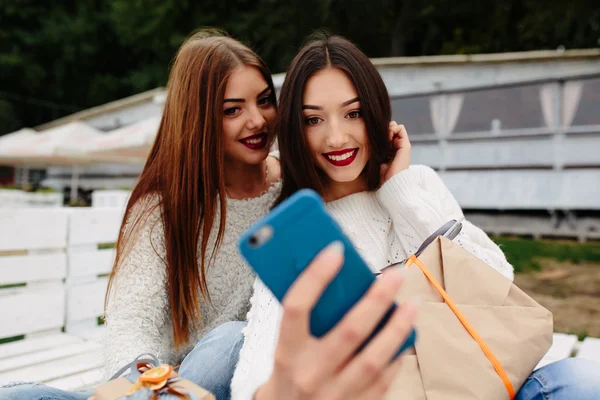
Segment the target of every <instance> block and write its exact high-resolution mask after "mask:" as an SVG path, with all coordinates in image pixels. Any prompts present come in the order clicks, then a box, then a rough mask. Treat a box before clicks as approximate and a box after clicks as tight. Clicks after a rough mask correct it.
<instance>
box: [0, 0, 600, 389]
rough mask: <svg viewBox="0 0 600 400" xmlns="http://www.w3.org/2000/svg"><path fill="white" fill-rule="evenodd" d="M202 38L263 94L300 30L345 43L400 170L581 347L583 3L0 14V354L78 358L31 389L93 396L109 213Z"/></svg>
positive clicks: (597, 24) (591, 240)
mask: <svg viewBox="0 0 600 400" xmlns="http://www.w3.org/2000/svg"><path fill="white" fill-rule="evenodd" d="M206 26H212V27H218V28H222V29H225V30H226V31H227V32H229V33H230V34H231V35H232V36H233V37H235V38H237V39H240V40H242V41H243V42H245V43H247V44H248V45H250V47H252V48H253V49H254V50H256V51H257V53H258V54H259V55H260V56H261V57H263V58H264V60H265V61H266V62H267V64H268V66H269V68H270V69H271V72H272V73H273V74H274V81H275V84H276V86H277V88H280V87H281V84H282V83H283V80H284V72H285V69H286V67H287V65H288V64H289V62H290V61H291V59H292V57H293V56H294V55H295V54H296V52H297V51H298V49H299V48H300V47H301V45H302V43H303V41H304V40H305V38H306V37H307V36H308V35H309V34H311V33H312V32H313V31H314V30H316V29H320V28H326V29H327V30H329V31H330V32H332V33H336V34H340V35H343V36H345V37H347V38H349V39H351V40H352V41H354V42H355V43H356V44H357V45H358V46H359V47H360V48H361V50H363V51H364V52H365V53H366V54H367V55H368V56H369V57H371V59H372V61H373V63H374V65H375V66H376V67H377V68H378V70H379V72H380V73H381V75H382V77H383V79H384V81H385V83H386V85H387V87H388V90H389V92H390V96H391V102H392V108H393V117H394V119H395V120H396V121H398V122H399V123H403V124H405V125H406V127H407V129H408V132H409V134H410V136H411V141H412V142H413V154H412V160H413V162H414V163H422V164H427V165H429V166H431V167H433V168H435V169H436V170H437V171H438V172H439V173H440V175H441V176H442V178H443V179H444V181H445V182H446V184H447V185H448V186H449V187H450V189H451V190H452V192H453V193H454V195H455V197H456V198H457V200H458V201H459V203H460V205H461V206H462V207H463V209H464V210H465V213H466V214H467V218H469V219H470V220H471V221H472V222H473V223H475V224H477V225H479V226H480V227H482V228H483V229H484V230H485V231H486V232H487V233H488V234H490V235H491V236H492V237H493V239H494V240H495V241H496V242H497V243H499V244H500V245H501V247H502V249H503V250H504V251H505V253H506V254H507V257H508V259H509V260H510V261H511V262H512V263H513V265H514V266H515V269H516V271H517V278H516V280H517V283H518V284H519V285H520V287H521V288H523V289H524V290H525V291H527V292H528V293H530V294H531V295H532V296H533V297H534V298H536V299H537V300H538V301H539V302H541V303H542V304H543V305H544V306H546V307H548V308H549V309H551V310H552V311H553V312H554V315H555V331H556V332H561V333H565V334H570V335H571V336H568V340H571V341H573V342H572V343H575V342H577V340H578V339H579V340H583V339H585V338H586V337H588V336H590V337H600V49H599V47H600V3H599V2H598V1H596V0H570V1H566V0H564V1H561V0H549V1H535V0H502V1H495V2H483V1H481V0H479V1H474V0H462V1H449V0H421V1H416V0H396V1H393V0H370V1H363V0H361V1H358V0H344V1H341V0H302V1H299V0H287V1H279V0H255V1H247V0H229V1H226V2H225V1H215V0H204V1H187V0H178V1H175V0H173V1H165V0H160V1H158V0H77V1H74V0H71V1H69V0H64V1H39V0H38V1H33V0H0V44H1V47H0V49H1V50H0V310H2V311H1V312H2V319H3V320H4V321H12V322H13V323H11V324H8V325H10V326H8V325H6V326H4V327H2V328H0V343H2V342H12V341H18V340H22V339H24V338H26V339H28V340H29V338H30V337H32V336H33V337H35V335H38V334H39V333H40V332H42V333H44V332H45V333H47V332H61V333H62V332H66V333H68V334H72V335H79V336H81V337H84V338H85V339H86V340H87V341H86V342H85V343H86V344H85V345H84V344H82V345H81V346H82V347H80V348H78V349H79V350H69V351H70V353H69V351H67V353H68V355H65V356H63V357H62V359H63V361H62V362H63V364H64V365H65V366H64V368H63V367H60V365H63V364H60V365H59V366H56V365H58V364H56V365H55V364H52V365H55V366H54V367H53V368H48V367H46V368H44V369H43V370H44V373H45V374H46V375H43V376H44V379H41V378H40V380H44V381H46V382H51V383H52V384H54V385H55V386H58V387H76V386H77V385H75V383H74V382H82V381H86V382H89V381H92V380H93V379H94V378H93V376H92V375H89V374H91V373H92V372H93V371H95V370H94V368H95V367H93V363H92V362H91V360H93V357H91V356H90V352H92V353H94V352H95V353H94V354H96V353H97V354H96V356H98V354H99V351H100V350H99V349H98V348H97V347H94V346H96V345H95V344H94V343H95V342H94V340H95V337H96V336H94V335H95V334H90V333H89V332H90V330H89V328H90V327H91V326H96V325H98V322H101V320H99V319H98V317H99V316H101V315H102V305H103V299H104V297H103V296H104V290H105V288H106V276H107V273H108V272H109V271H110V265H111V264H110V262H111V259H112V257H113V255H114V253H113V251H114V250H113V247H114V241H115V239H116V234H117V233H118V229H119V224H120V218H121V212H122V209H123V206H124V204H125V202H126V200H127V198H128V194H129V190H130V189H131V188H132V186H133V185H134V184H135V181H136V179H137V176H138V174H139V172H140V171H141V168H142V167H143V163H144V160H145V157H146V155H147V152H148V149H149V148H150V146H151V144H152V141H153V139H154V136H155V134H156V130H157V127H158V122H159V120H160V116H161V112H162V107H163V104H164V100H165V91H164V86H165V84H166V81H167V76H168V72H169V66H170V63H171V61H172V59H173V56H174V54H175V52H176V50H177V48H178V47H179V46H180V45H181V43H182V42H183V40H184V39H185V38H186V37H187V36H188V35H189V34H190V33H191V32H193V31H194V30H195V29H197V28H200V27H206ZM25 304H27V306H25ZM60 338H61V339H60V340H59V342H60V341H61V340H65V339H64V337H63V336H60ZM57 340H58V339H57ZM44 343H45V342H44ZM61 343H62V342H61ZM588 343H589V342H588ZM40 346H41V345H40ZM86 346H87V347H86ZM25 347H27V348H29V349H31V348H32V347H31V346H25ZM25 347H24V348H25ZM34 347H35V346H34ZM42 347H43V346H42ZM70 348H71V347H70ZM5 349H6V347H5ZM599 349H600V347H599ZM27 351H30V350H27ZM65 351H66V350H65ZM598 351H599V354H600V350H598ZM5 354H8V353H5ZM19 354H21V353H19V352H18V351H16V352H15V353H12V356H13V357H16V356H17V355H19ZM53 354H54V353H53ZM65 354H66V353H65ZM568 354H570V351H568ZM84 355H85V357H86V358H85V360H84V358H81V359H78V358H77V357H83V356H84ZM38 358H39V357H38ZM44 360H45V361H44V362H45V363H46V366H48V365H50V364H49V363H51V362H55V361H54V359H53V358H52V357H50V356H47V359H44ZM65 360H68V363H67V362H66V361H65ZM73 360H76V361H77V360H79V361H77V362H79V364H77V363H76V362H75V361H73ZM73 363H75V364H77V365H79V366H80V368H79V369H78V370H72V369H69V368H68V367H67V366H66V365H67V364H68V365H73ZM86 363H87V364H86ZM5 364H6V365H10V366H11V367H10V368H11V369H12V368H13V367H14V365H15V364H14V360H13V361H11V363H5ZM21 364H23V365H22V368H21V372H20V373H21V374H22V376H23V378H24V379H26V380H29V379H30V378H31V377H30V376H29V375H27V374H31V373H32V372H31V370H30V369H29V370H28V369H27V368H33V367H30V366H29V364H28V363H27V362H22V363H21ZM3 365H4V364H2V362H1V361H0V378H2V376H3V375H2V374H3V373H5V372H3V371H7V369H6V368H8V367H6V368H5V367H4V366H3ZM86 366H87V367H86ZM3 368H5V369H3ZM61 368H63V369H61ZM86 368H87V369H86ZM38 369H39V368H38ZM23 371H24V372H23ZM49 371H52V372H49ZM61 371H62V372H61ZM65 371H67V372H65ZM68 371H70V372H68ZM38 372H39V371H38ZM85 374H88V375H85ZM5 375H6V374H5ZM11 376H12V375H11ZM20 376H21V375H18V374H17V375H16V377H17V378H18V377H20ZM12 377H13V378H14V376H12Z"/></svg>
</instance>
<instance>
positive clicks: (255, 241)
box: [248, 235, 258, 247]
mask: <svg viewBox="0 0 600 400" xmlns="http://www.w3.org/2000/svg"><path fill="white" fill-rule="evenodd" d="M248 242H249V243H250V246H252V247H256V245H258V238H257V237H256V236H255V235H252V236H250V239H249V240H248Z"/></svg>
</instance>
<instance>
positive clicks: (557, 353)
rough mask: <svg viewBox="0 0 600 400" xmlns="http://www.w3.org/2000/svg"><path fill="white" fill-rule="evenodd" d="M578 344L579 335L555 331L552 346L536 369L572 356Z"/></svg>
mask: <svg viewBox="0 0 600 400" xmlns="http://www.w3.org/2000/svg"><path fill="white" fill-rule="evenodd" d="M576 344H577V336H575V335H567V334H564V333H555V334H553V335H552V347H550V350H548V352H547V353H546V355H545V356H544V358H542V360H541V361H540V362H539V364H538V365H537V366H536V367H535V369H538V368H542V367H544V366H546V365H548V364H550V363H553V362H555V361H558V360H562V359H563V358H568V357H571V353H572V352H573V349H574V348H575V345H576Z"/></svg>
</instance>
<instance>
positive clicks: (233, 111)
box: [223, 107, 240, 116]
mask: <svg viewBox="0 0 600 400" xmlns="http://www.w3.org/2000/svg"><path fill="white" fill-rule="evenodd" d="M239 109H240V108H239V107H230V108H226V109H225V111H223V114H225V115H227V116H232V115H235V114H237V112H238V110H239Z"/></svg>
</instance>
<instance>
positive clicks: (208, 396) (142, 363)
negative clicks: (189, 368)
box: [94, 357, 215, 400]
mask: <svg viewBox="0 0 600 400" xmlns="http://www.w3.org/2000/svg"><path fill="white" fill-rule="evenodd" d="M127 370H129V371H130V372H129V374H127V375H125V376H121V375H122V374H123V373H124V372H125V371H127ZM116 376H117V377H116V378H115V379H112V380H110V381H108V382H106V383H104V384H102V385H100V386H98V387H96V388H95V389H94V400H117V399H118V400H150V399H153V400H161V399H164V400H168V399H188V400H215V396H214V395H213V394H212V393H210V392H209V391H207V390H205V389H203V388H201V387H200V386H198V385H196V384H194V383H192V382H190V381H188V380H187V379H184V378H182V377H181V376H179V375H178V374H177V373H176V372H175V371H174V370H173V367H172V366H171V365H166V364H160V363H159V362H158V360H157V359H156V358H155V357H149V358H138V359H136V360H135V361H133V362H132V363H131V364H130V365H127V366H125V367H124V368H122V369H121V371H119V372H118V373H117V374H116Z"/></svg>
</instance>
